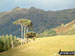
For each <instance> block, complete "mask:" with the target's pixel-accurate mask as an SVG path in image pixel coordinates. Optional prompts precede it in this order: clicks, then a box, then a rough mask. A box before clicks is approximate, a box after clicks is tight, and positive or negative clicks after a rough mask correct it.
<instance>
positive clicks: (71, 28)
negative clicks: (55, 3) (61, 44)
mask: <svg viewBox="0 0 75 56" xmlns="http://www.w3.org/2000/svg"><path fill="white" fill-rule="evenodd" d="M55 31H56V33H57V34H69V35H75V20H73V21H72V22H69V23H67V24H65V25H64V24H61V26H59V27H56V28H55Z"/></svg>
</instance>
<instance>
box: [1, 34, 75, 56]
mask: <svg viewBox="0 0 75 56" xmlns="http://www.w3.org/2000/svg"><path fill="white" fill-rule="evenodd" d="M59 49H62V50H75V35H65V36H54V37H45V38H37V39H36V41H31V42H30V43H28V44H25V45H22V46H18V47H16V48H13V49H10V50H8V51H6V52H3V53H1V54H0V56H55V54H57V53H58V51H59Z"/></svg>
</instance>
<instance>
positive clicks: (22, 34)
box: [21, 25, 24, 45]
mask: <svg viewBox="0 0 75 56" xmlns="http://www.w3.org/2000/svg"><path fill="white" fill-rule="evenodd" d="M23 38H24V37H23V26H22V25H21V45H22V43H23V40H22V39H23Z"/></svg>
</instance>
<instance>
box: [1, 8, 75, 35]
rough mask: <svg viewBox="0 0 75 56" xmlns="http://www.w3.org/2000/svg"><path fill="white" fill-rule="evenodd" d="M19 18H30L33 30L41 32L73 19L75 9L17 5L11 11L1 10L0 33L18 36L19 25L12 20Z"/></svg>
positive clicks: (74, 18)
mask: <svg viewBox="0 0 75 56" xmlns="http://www.w3.org/2000/svg"><path fill="white" fill-rule="evenodd" d="M21 18H25V19H30V20H31V21H32V22H33V28H34V31H35V32H37V33H41V32H43V31H44V30H47V29H51V28H55V27H57V26H59V25H61V24H62V23H64V24H66V23H68V22H71V21H73V20H75V9H67V10H62V11H44V10H41V9H37V8H34V7H31V8H29V9H27V8H19V7H17V8H14V9H13V10H11V11H7V12H1V13H0V35H6V34H12V35H16V36H20V26H17V27H16V25H13V24H12V22H14V21H15V20H17V19H21ZM8 29H9V30H8ZM7 30H8V31H7Z"/></svg>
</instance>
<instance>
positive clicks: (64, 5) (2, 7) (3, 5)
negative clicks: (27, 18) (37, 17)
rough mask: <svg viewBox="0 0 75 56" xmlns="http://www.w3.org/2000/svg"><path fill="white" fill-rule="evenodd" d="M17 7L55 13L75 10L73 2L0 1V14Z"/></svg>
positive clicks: (65, 0) (47, 0)
mask: <svg viewBox="0 0 75 56" xmlns="http://www.w3.org/2000/svg"><path fill="white" fill-rule="evenodd" d="M17 6H19V7H21V8H30V7H35V8H39V9H43V10H46V11H48V10H49V11H50V10H51V11H57V10H64V9H72V8H75V0H0V12H4V11H9V10H11V9H13V8H16V7H17Z"/></svg>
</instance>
